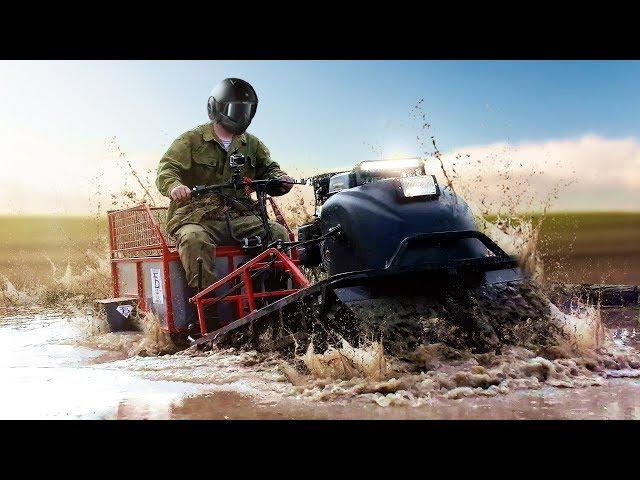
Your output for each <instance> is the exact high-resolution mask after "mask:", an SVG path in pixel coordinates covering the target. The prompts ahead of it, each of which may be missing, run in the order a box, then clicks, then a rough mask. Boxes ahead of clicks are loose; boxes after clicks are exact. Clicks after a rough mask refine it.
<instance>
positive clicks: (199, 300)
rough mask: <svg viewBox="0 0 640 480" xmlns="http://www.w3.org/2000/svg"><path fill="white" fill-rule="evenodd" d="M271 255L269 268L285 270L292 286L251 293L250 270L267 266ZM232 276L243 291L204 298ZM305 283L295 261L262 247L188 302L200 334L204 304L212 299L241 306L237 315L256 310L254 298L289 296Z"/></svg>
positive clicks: (307, 282) (307, 284)
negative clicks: (238, 280) (195, 315)
mask: <svg viewBox="0 0 640 480" xmlns="http://www.w3.org/2000/svg"><path fill="white" fill-rule="evenodd" d="M274 257H275V258H276V259H277V260H275V261H274V262H273V265H272V268H278V269H280V270H283V271H285V272H288V273H289V274H290V275H291V278H292V280H293V283H294V286H295V288H293V289H287V290H274V291H270V292H258V293H256V292H254V291H253V282H252V279H251V271H252V270H259V269H260V268H262V267H264V266H265V265H267V263H268V262H265V260H267V259H269V260H273V259H274ZM236 279H241V281H242V285H243V287H244V293H240V294H238V295H227V296H220V297H215V296H213V297H208V295H209V294H213V295H215V292H216V290H218V289H219V288H221V287H223V286H225V285H228V286H232V285H231V283H232V282H234V281H235V280H236ZM308 286H309V281H308V280H307V279H306V277H305V276H304V274H303V273H302V272H301V271H300V269H299V268H298V267H297V265H296V262H295V261H294V260H292V259H291V258H289V257H288V256H287V255H285V254H284V253H282V252H281V251H280V250H277V249H275V248H269V249H268V250H265V251H264V252H262V253H261V254H259V255H258V256H256V257H254V258H252V259H251V260H249V261H248V262H247V263H245V264H244V265H242V266H240V267H238V268H237V269H235V270H234V271H232V272H231V273H230V274H228V275H227V276H225V277H224V278H221V279H220V280H218V281H217V282H215V283H213V284H212V285H210V286H209V287H207V288H205V289H204V290H203V291H201V292H200V293H198V294H196V295H194V296H193V297H191V298H190V299H189V301H190V302H191V303H195V304H196V306H197V309H198V321H199V322H198V323H199V324H200V333H201V334H202V335H205V334H206V333H207V324H206V318H205V316H204V308H203V307H204V305H210V304H212V303H216V302H236V304H240V305H242V307H241V308H240V312H239V313H240V317H242V316H244V315H246V314H248V313H251V312H253V311H255V310H256V302H255V299H256V298H274V297H285V296H287V295H291V294H292V293H295V292H297V291H298V290H300V289H301V288H306V287H308ZM245 301H246V302H247V304H248V307H249V311H248V312H245V311H244V302H245Z"/></svg>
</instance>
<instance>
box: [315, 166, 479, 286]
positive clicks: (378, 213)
mask: <svg viewBox="0 0 640 480" xmlns="http://www.w3.org/2000/svg"><path fill="white" fill-rule="evenodd" d="M336 225H340V226H341V234H340V235H339V236H336V237H331V238H328V239H326V240H324V241H323V242H322V243H321V245H320V249H321V254H322V260H323V263H324V264H325V266H326V267H327V269H328V273H329V275H335V274H338V273H343V272H352V271H358V270H367V269H382V268H385V267H386V266H387V262H388V261H389V260H390V259H391V258H392V257H393V256H394V253H395V252H396V250H397V249H398V246H399V245H400V243H401V242H402V241H403V240H404V239H405V238H408V237H412V236H414V235H417V234H422V233H433V232H448V231H464V230H476V226H475V221H474V217H473V214H472V213H471V211H470V209H469V207H468V205H467V204H466V203H465V202H464V200H462V199H461V198H459V197H457V196H456V195H455V194H454V193H453V192H451V191H450V190H449V189H439V194H438V195H435V196H430V197H412V198H405V197H404V196H403V195H402V190H401V188H400V184H399V181H398V179H385V180H380V181H377V182H373V183H368V184H365V185H361V186H358V187H355V188H350V189H346V190H343V191H341V192H339V193H336V194H334V195H333V196H331V197H330V198H329V199H328V200H327V201H326V202H325V203H324V205H323V206H322V212H321V214H320V220H319V226H320V230H321V233H322V234H326V233H327V232H328V231H329V229H330V228H332V227H335V226H336ZM309 228H311V227H309ZM307 233H310V232H307ZM418 248H419V249H418V250H413V251H411V252H405V253H407V255H406V258H405V260H404V261H405V263H406V262H409V264H418V263H428V262H441V261H442V262H445V261H448V260H454V259H462V258H476V257H483V256H486V254H487V248H486V247H485V246H484V245H483V244H482V243H481V242H480V241H478V240H477V239H472V238H465V239H457V240H455V239H454V240H449V241H439V242H438V243H437V244H430V245H422V246H419V247H418ZM308 253H309V256H314V257H315V255H316V254H315V252H313V253H312V252H311V250H310V251H309V252H308Z"/></svg>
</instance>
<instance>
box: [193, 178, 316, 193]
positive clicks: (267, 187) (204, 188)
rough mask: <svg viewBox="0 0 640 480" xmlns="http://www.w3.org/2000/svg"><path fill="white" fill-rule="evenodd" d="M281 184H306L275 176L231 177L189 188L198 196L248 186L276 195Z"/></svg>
mask: <svg viewBox="0 0 640 480" xmlns="http://www.w3.org/2000/svg"><path fill="white" fill-rule="evenodd" d="M282 185H306V182H305V180H301V181H295V180H294V181H288V180H280V179H277V178H269V179H264V180H252V179H250V178H247V177H245V178H236V177H232V178H231V179H230V180H229V181H228V182H227V183H221V184H218V185H196V186H195V187H193V188H192V189H191V195H192V196H194V197H199V196H202V195H205V194H207V193H212V192H215V191H221V190H222V189H224V188H231V189H234V190H237V189H240V188H245V187H250V188H252V189H253V190H255V191H256V192H264V193H267V194H268V195H271V196H277V195H278V191H277V190H278V188H279V187H282Z"/></svg>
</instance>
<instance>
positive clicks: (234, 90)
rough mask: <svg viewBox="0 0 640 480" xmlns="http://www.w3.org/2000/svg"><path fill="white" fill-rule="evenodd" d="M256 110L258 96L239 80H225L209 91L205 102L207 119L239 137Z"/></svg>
mask: <svg viewBox="0 0 640 480" xmlns="http://www.w3.org/2000/svg"><path fill="white" fill-rule="evenodd" d="M257 108H258V95H256V91H255V90H254V89H253V87H252V86H251V85H250V84H249V82H245V81H244V80H241V79H239V78H225V79H224V80H222V81H221V82H220V83H219V84H218V85H216V86H215V87H214V88H213V90H212V91H211V95H210V96H209V101H208V102H207V111H208V113H209V118H210V119H211V121H212V122H214V123H219V124H220V125H222V126H223V127H224V128H225V129H226V130H228V131H229V132H231V133H233V134H235V135H240V134H241V133H244V132H245V130H246V129H247V128H248V127H249V124H250V123H251V120H252V119H253V116H254V115H255V114H256V109H257Z"/></svg>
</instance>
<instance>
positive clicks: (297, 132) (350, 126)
mask: <svg viewBox="0 0 640 480" xmlns="http://www.w3.org/2000/svg"><path fill="white" fill-rule="evenodd" d="M225 77H239V78H243V79H245V80H247V81H249V82H250V83H251V84H252V85H253V86H254V87H255V89H256V91H257V93H258V96H259V99H260V103H259V107H258V111H257V114H256V117H255V119H254V121H253V123H252V124H251V126H250V128H249V131H250V132H251V133H253V134H255V135H257V136H258V137H259V138H260V139H261V140H262V141H263V142H264V143H265V144H266V145H267V146H268V147H269V149H270V150H271V154H272V158H273V159H274V160H277V161H278V162H279V163H280V164H281V166H282V167H283V168H284V169H285V170H287V171H288V172H290V173H293V174H300V175H304V174H308V173H311V172H321V171H326V170H332V169H338V168H343V167H349V166H351V165H353V164H355V163H357V162H358V161H361V160H365V159H371V158H380V157H381V156H382V157H385V158H387V157H394V156H414V155H422V154H423V153H424V152H425V148H424V147H421V146H420V145H419V142H418V141H417V139H416V137H417V136H418V135H425V134H427V136H431V135H433V136H434V137H435V138H436V140H437V145H438V148H439V150H440V151H441V152H442V153H443V154H444V161H445V164H446V165H447V166H453V165H454V163H455V164H456V165H457V171H458V173H459V174H460V175H464V176H465V178H471V177H474V179H475V180H474V181H476V182H483V183H484V184H485V186H489V185H494V186H495V183H496V182H500V181H502V182H504V181H505V180H504V177H505V175H504V172H505V168H507V169H510V170H509V171H512V173H513V175H511V176H509V178H519V179H521V180H523V181H525V183H524V184H518V185H520V187H519V188H524V189H532V190H535V192H536V193H539V195H540V197H541V198H542V197H544V198H547V197H548V196H549V195H550V194H549V192H550V191H551V190H553V188H556V186H557V185H559V184H561V183H562V184H563V185H564V183H563V182H566V181H567V180H570V181H571V185H569V186H564V187H562V188H561V189H560V190H559V193H558V195H557V198H555V200H554V202H553V205H552V206H551V207H552V209H556V210H563V209H564V210H592V209H596V210H640V174H639V172H640V95H639V94H638V93H637V92H638V89H637V86H638V85H639V84H640V62H627V61H0V167H2V174H1V175H0V214H6V213H8V214H39V213H46V214H86V213H90V212H91V211H92V209H95V208H96V202H97V201H98V198H102V199H103V200H102V201H105V200H104V199H106V198H107V196H108V194H109V193H110V192H115V191H118V190H120V189H121V187H122V185H124V184H125V183H126V182H129V181H130V179H127V174H126V170H125V169H123V165H122V162H121V161H120V162H118V161H116V160H117V157H118V154H117V151H118V149H119V151H121V152H124V155H125V156H124V158H126V160H128V161H129V162H131V164H132V165H133V166H134V167H135V168H136V169H139V170H144V171H151V172H152V171H153V170H154V169H155V167H156V166H157V162H158V160H159V159H160V158H161V156H162V154H163V153H164V152H165V151H166V149H167V147H168V146H169V144H170V143H171V142H172V141H173V140H174V139H175V138H176V137H177V136H178V135H180V134H181V133H183V132H185V131H187V130H189V129H191V128H193V127H195V126H197V125H200V124H202V123H205V122H207V121H208V118H207V115H206V100H207V97H208V95H209V92H210V90H211V89H212V87H213V86H214V85H215V84H216V83H217V82H218V81H219V80H221V79H222V78H225ZM421 99H423V101H422V102H421V103H420V105H421V108H422V110H423V111H424V113H425V114H426V116H427V119H428V122H429V125H430V128H429V129H428V130H426V131H425V130H421V128H420V127H421V122H418V121H417V120H416V119H415V118H413V117H412V114H411V113H412V107H413V106H415V105H416V104H417V103H418V102H419V101H420V100H421ZM467 155H469V156H468V157H467ZM456 157H458V158H463V159H464V161H463V163H464V164H462V163H461V161H459V160H456ZM431 167H432V168H434V173H436V174H438V173H439V166H438V165H437V163H435V162H432V163H431ZM538 171H542V172H543V173H542V174H540V175H537V174H534V173H535V172H538ZM150 175H153V174H152V173H150ZM527 179H530V182H529V183H528V184H527V183H526V181H527ZM567 183H568V182H567ZM497 192H498V189H496V188H494V191H493V193H490V194H491V195H493V196H494V197H495V196H496V195H498V193H497Z"/></svg>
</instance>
